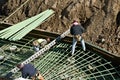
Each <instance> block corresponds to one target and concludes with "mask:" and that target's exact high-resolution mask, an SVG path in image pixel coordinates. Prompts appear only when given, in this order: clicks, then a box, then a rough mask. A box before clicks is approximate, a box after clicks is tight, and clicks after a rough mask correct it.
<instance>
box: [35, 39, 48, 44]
mask: <svg viewBox="0 0 120 80" xmlns="http://www.w3.org/2000/svg"><path fill="white" fill-rule="evenodd" d="M37 41H38V42H39V43H42V42H43V41H46V40H45V39H38V40H37Z"/></svg>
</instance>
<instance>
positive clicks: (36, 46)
mask: <svg viewBox="0 0 120 80" xmlns="http://www.w3.org/2000/svg"><path fill="white" fill-rule="evenodd" d="M49 42H50V38H46V39H37V40H35V41H33V49H34V51H36V52H38V51H39V50H40V49H41V48H43V47H44V46H45V45H46V44H47V43H49Z"/></svg>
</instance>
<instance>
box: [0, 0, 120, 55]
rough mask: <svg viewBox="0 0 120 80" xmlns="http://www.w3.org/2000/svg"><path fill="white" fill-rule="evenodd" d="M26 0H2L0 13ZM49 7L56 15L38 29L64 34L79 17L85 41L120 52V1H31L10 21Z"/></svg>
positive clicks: (6, 11) (10, 10)
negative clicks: (83, 28)
mask: <svg viewBox="0 0 120 80" xmlns="http://www.w3.org/2000/svg"><path fill="white" fill-rule="evenodd" d="M25 1H28V0H2V1H1V2H0V14H1V15H2V16H6V17H7V16H9V15H10V14H11V13H12V12H14V11H15V10H16V9H17V8H18V7H19V6H20V5H22V4H23V3H24V2H25ZM48 8H54V10H55V15H54V17H52V18H50V19H49V20H48V21H47V22H45V23H43V24H42V25H41V26H39V27H38V28H40V29H44V30H48V31H52V32H58V33H62V32H64V31H66V30H67V29H68V28H70V25H71V22H72V21H73V19H74V18H77V19H79V20H80V22H82V25H83V26H84V27H85V29H86V33H85V34H86V36H85V40H86V41H88V42H91V43H93V44H95V45H98V46H100V47H102V48H105V49H106V50H108V51H110V52H111V53H114V54H116V55H120V49H119V48H120V0H29V1H28V3H26V5H24V6H23V7H22V8H21V9H20V10H19V11H17V12H16V13H15V14H14V15H13V16H11V17H10V18H8V19H7V21H8V22H9V23H14V24H15V23H18V22H20V21H22V20H25V19H27V18H29V17H31V16H34V15H36V14H38V13H40V12H42V11H44V10H46V9H48Z"/></svg>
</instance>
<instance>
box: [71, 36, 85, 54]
mask: <svg viewBox="0 0 120 80" xmlns="http://www.w3.org/2000/svg"><path fill="white" fill-rule="evenodd" d="M80 42H81V45H82V48H83V50H84V51H86V47H85V41H84V39H80ZM76 44H77V40H76V39H75V38H74V37H73V42H72V55H73V54H74V52H75V46H76Z"/></svg>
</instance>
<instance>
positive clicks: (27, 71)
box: [17, 64, 44, 80]
mask: <svg viewBox="0 0 120 80" xmlns="http://www.w3.org/2000/svg"><path fill="white" fill-rule="evenodd" d="M17 67H18V68H19V69H20V71H21V73H22V78H23V79H26V80H28V79H31V80H44V78H43V76H41V74H40V73H39V71H37V70H36V68H35V67H34V66H33V65H32V64H18V65H17ZM27 78H28V79H27Z"/></svg>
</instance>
